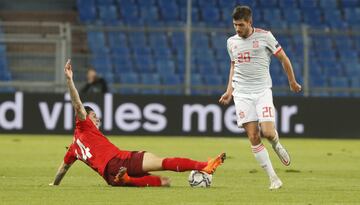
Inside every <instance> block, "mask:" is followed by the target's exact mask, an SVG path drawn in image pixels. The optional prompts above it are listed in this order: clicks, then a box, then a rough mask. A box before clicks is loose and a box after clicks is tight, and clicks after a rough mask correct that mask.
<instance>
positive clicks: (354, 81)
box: [350, 77, 360, 88]
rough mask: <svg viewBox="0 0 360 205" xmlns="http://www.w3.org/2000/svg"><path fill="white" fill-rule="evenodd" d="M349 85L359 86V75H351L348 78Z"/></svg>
mask: <svg viewBox="0 0 360 205" xmlns="http://www.w3.org/2000/svg"><path fill="white" fill-rule="evenodd" d="M350 87H352V88H360V78H359V77H351V78H350Z"/></svg>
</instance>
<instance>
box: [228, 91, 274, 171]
mask: <svg viewBox="0 0 360 205" xmlns="http://www.w3.org/2000/svg"><path fill="white" fill-rule="evenodd" d="M256 102H257V99H256V98H254V97H253V96H251V95H246V94H244V95H241V96H234V103H235V109H236V113H237V115H236V116H237V123H238V126H239V127H243V128H244V129H245V131H246V134H247V136H248V138H249V141H250V143H251V150H252V152H253V154H254V156H255V159H256V160H257V161H258V163H259V164H260V166H261V167H262V168H263V169H264V170H265V171H266V173H267V174H268V176H269V177H272V176H276V174H275V171H274V169H273V166H272V164H271V161H270V157H269V153H268V151H267V150H266V148H265V146H264V145H263V144H262V142H261V138H260V132H259V126H258V122H257V121H258V114H257V110H256V104H255V103H256Z"/></svg>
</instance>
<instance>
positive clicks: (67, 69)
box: [64, 59, 73, 79]
mask: <svg viewBox="0 0 360 205" xmlns="http://www.w3.org/2000/svg"><path fill="white" fill-rule="evenodd" d="M64 73H65V76H66V78H67V79H72V78H73V71H72V66H71V59H68V60H67V62H66V64H65V67H64Z"/></svg>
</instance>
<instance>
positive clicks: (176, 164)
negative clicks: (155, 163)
mask: <svg viewBox="0 0 360 205" xmlns="http://www.w3.org/2000/svg"><path fill="white" fill-rule="evenodd" d="M206 165H207V162H198V161H194V160H191V159H187V158H177V157H176V158H165V159H164V160H163V162H162V167H163V169H164V170H171V171H175V172H184V171H190V170H202V169H203V168H204V167H206Z"/></svg>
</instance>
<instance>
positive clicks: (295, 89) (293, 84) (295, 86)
mask: <svg viewBox="0 0 360 205" xmlns="http://www.w3.org/2000/svg"><path fill="white" fill-rule="evenodd" d="M290 90H291V91H293V92H295V93H298V92H300V91H301V85H300V84H299V83H297V82H296V81H294V82H290Z"/></svg>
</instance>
